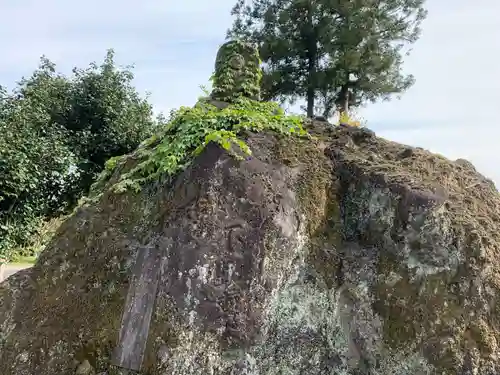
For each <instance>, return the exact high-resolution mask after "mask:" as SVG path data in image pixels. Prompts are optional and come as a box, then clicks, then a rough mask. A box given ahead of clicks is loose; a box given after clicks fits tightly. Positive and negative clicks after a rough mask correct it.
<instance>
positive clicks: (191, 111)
mask: <svg viewBox="0 0 500 375" xmlns="http://www.w3.org/2000/svg"><path fill="white" fill-rule="evenodd" d="M302 124H303V117H300V116H288V115H286V114H285V113H284V111H283V109H282V108H280V107H279V106H278V104H276V103H273V102H265V103H263V102H258V101H255V100H251V99H246V98H240V99H238V100H235V101H234V103H232V104H230V105H229V106H227V107H226V108H224V109H222V110H221V109H218V108H217V107H215V106H214V105H211V104H210V103H200V104H199V105H197V106H195V107H194V108H189V107H181V108H180V109H179V110H177V111H176V112H175V113H174V114H173V115H172V118H171V121H170V122H169V123H168V124H167V125H166V127H165V128H164V129H163V130H162V131H161V132H159V133H158V134H156V135H154V136H153V137H151V138H149V139H147V140H146V141H144V142H143V143H142V144H141V145H140V146H139V148H138V149H137V150H136V151H135V152H134V153H133V154H131V155H129V156H126V157H121V158H113V159H110V160H109V161H108V163H107V164H106V170H105V172H104V173H103V174H102V175H101V178H100V180H98V182H97V183H96V186H100V187H101V188H102V187H103V184H105V182H106V180H108V179H109V178H110V177H111V175H112V173H113V171H114V170H115V168H117V166H119V165H123V164H124V163H126V162H127V160H130V159H134V160H139V162H138V163H136V166H135V167H134V168H132V169H131V170H129V171H128V172H126V173H123V174H122V175H121V176H120V178H119V180H118V181H117V182H116V183H115V184H114V185H113V186H112V189H113V191H114V192H116V193H121V192H124V191H127V190H130V189H131V190H135V191H140V189H141V186H142V185H144V184H145V183H148V182H152V181H155V180H158V179H160V178H161V177H164V176H172V175H175V174H176V173H178V172H180V171H182V170H183V169H185V168H186V167H187V166H188V165H190V163H191V162H192V161H193V159H194V158H195V157H196V156H197V155H199V154H200V153H201V152H202V151H203V149H204V148H205V146H207V145H208V144H209V143H210V142H214V143H217V144H219V145H220V146H221V147H222V148H224V149H225V150H227V151H228V152H229V153H231V154H232V155H233V156H235V157H237V158H241V157H242V156H241V155H251V153H252V151H251V150H250V148H249V147H248V145H247V144H246V143H245V141H244V139H243V138H242V134H243V133H244V132H245V131H253V132H259V131H264V130H266V131H273V132H276V133H278V134H282V135H285V136H286V135H295V136H300V137H307V136H309V134H308V133H307V131H306V130H304V128H303V126H302ZM97 190H99V189H96V188H94V191H97Z"/></svg>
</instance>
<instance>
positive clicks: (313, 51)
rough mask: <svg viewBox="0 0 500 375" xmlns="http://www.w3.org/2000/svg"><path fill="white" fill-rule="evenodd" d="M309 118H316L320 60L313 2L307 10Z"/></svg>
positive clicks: (307, 96) (307, 97)
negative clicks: (317, 80)
mask: <svg viewBox="0 0 500 375" xmlns="http://www.w3.org/2000/svg"><path fill="white" fill-rule="evenodd" d="M307 23H308V27H307V34H306V42H307V44H306V45H307V65H308V66H307V94H306V99H307V117H309V118H312V117H314V101H315V93H316V69H317V66H316V60H317V58H318V46H317V44H316V43H317V40H316V35H315V30H314V24H313V7H312V4H311V2H309V3H308V8H307Z"/></svg>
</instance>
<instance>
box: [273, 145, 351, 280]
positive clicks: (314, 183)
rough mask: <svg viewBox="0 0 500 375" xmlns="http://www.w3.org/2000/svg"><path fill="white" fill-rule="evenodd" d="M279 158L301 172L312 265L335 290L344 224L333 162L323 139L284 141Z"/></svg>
mask: <svg viewBox="0 0 500 375" xmlns="http://www.w3.org/2000/svg"><path fill="white" fill-rule="evenodd" d="M276 155H277V158H278V159H279V160H280V161H281V162H283V164H285V165H288V166H289V167H292V168H294V167H298V168H299V169H300V171H299V175H298V177H297V182H296V183H297V186H296V191H297V195H298V196H297V198H298V200H299V205H300V208H301V210H302V211H303V214H304V217H306V218H307V234H308V237H309V247H310V249H309V253H308V263H309V264H312V265H314V266H315V269H316V270H317V272H318V273H319V274H320V275H322V276H323V280H324V282H326V284H327V286H328V287H330V288H331V287H334V282H335V275H336V274H337V272H338V268H339V256H338V253H337V250H338V249H339V247H340V243H341V241H342V230H341V228H342V222H341V217H340V206H339V200H338V182H337V180H336V178H335V176H334V174H333V171H332V165H331V162H330V160H329V159H328V157H327V156H326V155H325V154H324V152H323V147H322V142H321V140H319V139H308V140H304V139H300V138H294V139H282V140H280V141H279V142H278V144H277V147H276Z"/></svg>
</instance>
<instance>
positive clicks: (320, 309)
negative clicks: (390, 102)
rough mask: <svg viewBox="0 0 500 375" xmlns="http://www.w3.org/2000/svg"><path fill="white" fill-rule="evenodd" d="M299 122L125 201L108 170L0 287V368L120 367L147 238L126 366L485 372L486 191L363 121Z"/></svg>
mask: <svg viewBox="0 0 500 375" xmlns="http://www.w3.org/2000/svg"><path fill="white" fill-rule="evenodd" d="M308 130H309V131H310V132H311V134H312V135H313V136H314V138H311V139H307V138H298V137H292V136H287V135H284V134H281V133H276V132H269V131H267V132H266V131H264V132H261V133H251V132H250V133H247V134H246V135H245V137H244V139H245V142H246V144H247V145H248V147H249V148H250V149H251V150H252V155H251V156H248V155H247V156H246V157H244V158H241V159H239V158H235V157H234V156H233V155H231V154H230V153H228V152H227V151H226V150H224V149H223V148H221V147H220V146H218V145H217V144H214V143H210V144H208V146H207V147H206V148H205V149H204V150H203V151H202V152H201V153H200V154H199V155H198V156H197V157H196V158H195V159H194V160H193V162H192V163H191V164H190V165H189V166H188V167H187V168H186V169H185V170H183V171H181V172H179V173H178V174H177V175H176V176H175V177H171V178H165V179H159V180H157V181H154V182H148V183H146V184H145V185H143V186H142V188H141V190H140V191H139V192H134V191H125V192H123V193H121V194H117V193H115V192H114V191H113V189H112V188H111V187H112V186H113V185H114V184H115V183H116V181H119V179H120V176H121V175H123V174H126V173H127V171H130V170H132V169H133V168H134V167H135V166H136V164H137V163H138V161H134V160H133V158H127V159H126V161H122V162H119V163H117V165H116V166H114V168H113V169H112V172H110V176H109V177H108V179H107V180H106V181H105V183H104V184H103V186H102V187H101V188H102V194H101V195H99V196H98V197H96V198H95V199H94V201H92V202H88V203H87V204H85V205H83V206H82V207H80V208H79V209H78V210H77V211H76V212H75V213H74V215H73V216H72V217H70V218H69V219H68V220H66V221H65V222H64V223H63V224H62V226H61V227H60V228H59V231H58V233H57V234H56V236H55V237H54V238H53V240H52V242H51V243H50V245H49V246H48V247H47V249H46V250H45V251H44V252H43V254H42V255H41V257H40V258H39V259H38V260H37V263H36V264H35V265H34V267H32V268H30V269H28V270H24V271H21V272H20V273H18V274H16V275H14V276H12V277H10V278H8V279H7V280H6V281H4V282H3V283H1V284H0V374H2V375H32V374H37V375H54V374H61V375H66V374H68V375H73V374H75V372H76V371H77V369H82V368H83V369H85V370H86V371H91V372H90V373H93V372H94V373H99V372H104V371H107V372H108V373H109V374H112V373H118V370H117V369H116V368H113V367H112V366H111V365H110V357H111V353H112V351H113V348H114V347H115V346H116V343H117V340H118V332H119V329H120V324H121V318H122V313H123V308H124V306H123V305H124V301H125V296H126V294H127V290H128V285H129V280H130V269H131V266H132V264H133V262H134V259H135V257H136V256H137V252H138V251H139V249H140V248H141V247H142V246H146V245H147V246H154V247H155V248H156V249H157V251H159V252H161V256H162V258H163V259H164V260H165V266H164V269H163V270H162V273H161V280H160V283H159V288H158V295H157V299H156V304H155V307H154V313H153V318H152V323H151V327H150V331H149V338H148V343H147V349H146V353H145V357H144V362H143V368H142V370H141V374H144V375H146V374H147V375H153V374H154V375H163V374H179V375H181V374H182V375H184V374H200V375H201V374H207V373H213V374H241V373H246V374H284V373H287V374H297V375H298V374H303V373H308V374H325V375H326V374H339V375H340V374H345V375H355V374H380V375H386V374H394V375H396V374H398V375H400V374H401V375H404V374H411V375H417V374H419V375H420V374H450V375H452V374H453V375H455V374H491V375H493V374H498V373H500V359H499V357H498V355H499V354H500V353H499V347H498V343H499V340H500V337H499V336H500V333H499V332H500V327H499V325H500V319H499V316H500V315H499V313H500V311H499V309H500V300H499V296H500V280H499V276H498V275H499V274H500V265H499V256H498V254H499V251H500V246H499V244H500V238H499V237H500V197H499V194H498V192H497V191H496V189H495V188H494V186H493V185H492V183H491V182H490V181H489V180H487V179H485V178H484V177H483V176H481V175H479V174H478V173H477V172H476V171H475V170H474V169H473V168H470V166H467V165H464V164H463V163H455V162H451V161H448V160H447V159H445V158H443V157H441V156H439V155H434V154H431V153H429V152H427V151H424V150H422V149H417V148H410V147H407V146H404V145H400V144H397V143H394V142H389V141H386V140H384V139H381V138H378V137H376V136H375V135H374V134H373V133H372V132H370V131H369V130H367V129H359V128H349V127H345V128H343V127H342V128H331V127H329V126H328V125H327V124H325V123H321V122H314V123H310V124H309V125H308ZM124 160H125V159H124ZM89 366H90V367H89ZM78 371H80V370H78ZM92 371H93V372H92Z"/></svg>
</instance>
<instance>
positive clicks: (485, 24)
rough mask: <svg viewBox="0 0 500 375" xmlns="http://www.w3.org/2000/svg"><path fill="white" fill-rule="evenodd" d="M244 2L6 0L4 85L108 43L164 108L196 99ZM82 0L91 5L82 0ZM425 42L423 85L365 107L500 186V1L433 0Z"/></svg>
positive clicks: (388, 134) (96, 55)
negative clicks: (234, 11) (46, 63)
mask: <svg viewBox="0 0 500 375" xmlns="http://www.w3.org/2000/svg"><path fill="white" fill-rule="evenodd" d="M234 2H235V0H214V1H206V0H203V1H202V0H183V1H182V2H181V1H179V2H175V1H166V0H163V1H159V0H142V1H140V2H137V1H132V0H120V1H118V0H105V1H103V0H100V1H97V0H87V1H85V2H81V3H78V2H70V1H67V0H66V1H63V0H44V1H39V0H37V1H35V0H0V14H1V16H2V22H0V46H1V48H2V54H1V55H2V57H1V58H0V84H1V85H4V86H7V87H10V88H12V87H13V86H14V84H15V82H16V81H18V80H20V79H21V77H22V76H28V75H30V74H31V73H32V72H33V70H34V69H36V67H37V65H38V62H39V58H40V56H41V55H45V56H47V57H48V58H49V59H50V60H51V61H53V62H55V63H56V65H57V69H58V70H59V71H61V72H63V73H70V71H71V68H73V67H74V66H78V67H82V68H83V67H85V66H87V65H88V64H89V63H90V62H92V61H97V62H100V61H102V59H103V58H104V56H105V53H106V50H107V49H108V48H113V49H114V50H115V53H116V61H117V63H118V64H121V65H129V64H133V65H134V66H135V68H134V70H133V71H134V73H135V81H134V83H135V86H136V88H137V89H138V90H139V91H140V92H141V93H144V94H145V93H146V92H149V93H150V101H151V103H153V106H154V108H155V111H157V112H160V111H163V112H167V113H168V111H169V110H170V109H173V108H177V107H179V106H181V105H186V106H191V105H193V104H194V103H195V102H196V100H197V98H198V97H199V96H200V95H202V90H201V89H200V85H205V84H208V78H209V76H210V74H211V73H212V70H213V64H214V59H215V54H216V52H217V48H218V47H219V45H220V44H221V43H223V42H224V39H225V33H226V30H227V28H228V27H229V26H230V25H231V22H232V18H231V15H230V10H231V7H232V6H233V4H234ZM78 4H81V5H78ZM427 8H428V10H429V15H428V18H427V19H426V21H424V23H423V25H422V26H423V32H422V36H421V38H420V40H419V41H418V42H417V43H416V44H415V45H414V48H413V52H412V54H411V55H410V56H409V57H407V58H406V60H405V70H406V71H407V72H409V73H412V74H413V75H414V76H415V78H416V84H415V85H414V86H413V87H412V88H411V89H410V90H408V91H407V92H406V93H405V94H404V95H403V97H402V98H401V100H396V99H395V100H393V101H390V102H385V103H378V104H372V105H369V106H367V107H366V108H363V109H362V110H361V111H360V113H359V115H360V116H362V117H363V118H364V120H366V125H367V126H368V127H369V128H371V129H373V130H374V131H375V132H376V133H377V134H378V135H380V136H383V137H385V138H388V139H391V140H394V141H398V142H402V143H405V144H409V145H413V146H420V147H424V148H426V149H429V150H431V151H433V152H437V153H440V154H442V155H444V156H446V157H449V158H451V159H456V158H466V159H468V160H470V161H471V162H472V163H473V164H474V165H475V166H476V168H477V169H478V170H479V171H480V172H481V173H483V174H485V175H486V176H487V177H490V178H492V179H493V180H494V181H495V182H496V184H497V186H500V168H499V167H498V165H499V164H500V156H499V155H500V153H498V152H497V150H496V148H497V147H498V148H500V64H499V63H498V61H499V59H500V43H498V40H500V23H499V22H496V21H497V18H498V14H499V13H500V1H498V0H477V1H474V2H472V1H470V0H427Z"/></svg>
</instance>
